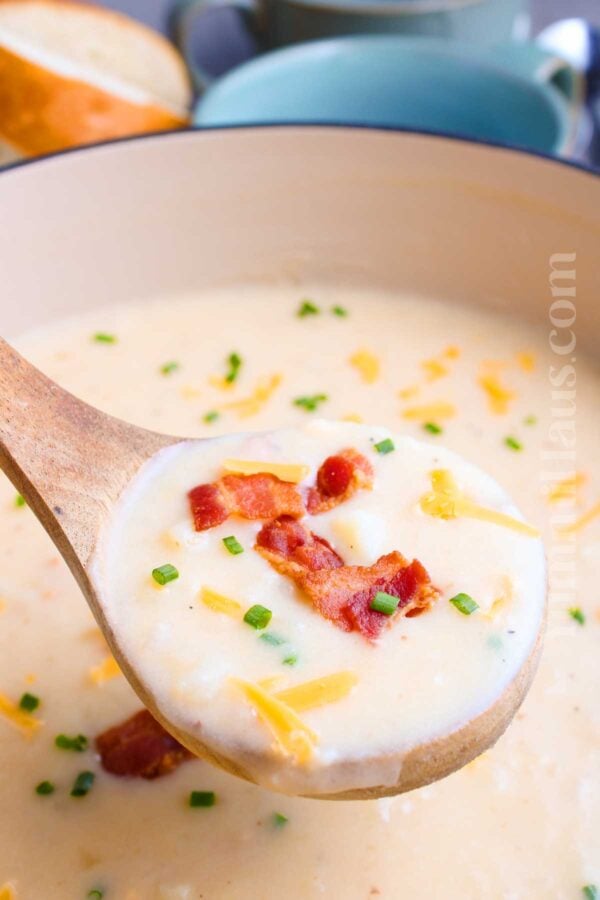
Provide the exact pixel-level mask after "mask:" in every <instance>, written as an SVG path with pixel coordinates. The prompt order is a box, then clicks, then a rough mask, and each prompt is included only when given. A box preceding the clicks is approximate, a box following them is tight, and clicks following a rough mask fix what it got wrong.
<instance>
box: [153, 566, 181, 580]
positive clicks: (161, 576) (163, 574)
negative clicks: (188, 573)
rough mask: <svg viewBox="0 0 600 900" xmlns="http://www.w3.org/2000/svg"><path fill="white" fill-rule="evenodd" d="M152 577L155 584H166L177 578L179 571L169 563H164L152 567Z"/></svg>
mask: <svg viewBox="0 0 600 900" xmlns="http://www.w3.org/2000/svg"><path fill="white" fill-rule="evenodd" d="M152 577H153V578H154V580H155V582H156V583H157V584H168V583H169V581H175V579H176V578H179V572H178V571H177V569H176V568H175V566H172V565H171V563H165V564H164V566H159V567H158V568H157V569H152Z"/></svg>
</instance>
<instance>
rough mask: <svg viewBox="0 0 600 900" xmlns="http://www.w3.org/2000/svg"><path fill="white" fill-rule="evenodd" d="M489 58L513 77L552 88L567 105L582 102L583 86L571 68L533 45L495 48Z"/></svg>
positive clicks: (558, 57)
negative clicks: (514, 75)
mask: <svg viewBox="0 0 600 900" xmlns="http://www.w3.org/2000/svg"><path fill="white" fill-rule="evenodd" d="M489 53H490V58H491V59H492V60H494V61H497V62H498V63H500V64H501V65H503V66H504V67H505V68H510V69H511V70H512V71H513V72H515V73H516V74H517V75H522V76H523V77H524V78H529V79H531V80H532V81H537V82H538V83H541V84H548V85H551V86H552V87H554V88H555V89H556V90H557V91H558V92H559V93H560V94H562V95H563V98H564V99H565V100H566V101H567V103H568V104H569V105H578V104H580V103H581V101H582V99H583V93H584V82H583V79H582V77H581V73H579V72H578V71H577V70H576V69H574V68H573V66H572V65H571V64H570V63H568V62H567V61H566V60H565V59H561V57H560V56H556V55H555V54H554V53H550V52H549V51H548V50H544V49H543V48H542V47H539V46H538V45H537V44H533V43H531V44H520V43H513V44H497V45H495V46H493V47H490V48H489Z"/></svg>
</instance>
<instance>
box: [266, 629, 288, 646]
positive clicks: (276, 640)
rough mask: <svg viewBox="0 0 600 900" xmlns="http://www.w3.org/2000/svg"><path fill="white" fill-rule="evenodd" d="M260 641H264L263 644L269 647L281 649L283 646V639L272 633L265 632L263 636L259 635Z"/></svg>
mask: <svg viewBox="0 0 600 900" xmlns="http://www.w3.org/2000/svg"><path fill="white" fill-rule="evenodd" d="M260 640H261V641H264V642H265V644H270V645H271V647H281V645H282V644H285V643H286V641H285V638H282V637H279V635H278V634H273V632H272V631H266V632H265V633H264V634H261V635H260Z"/></svg>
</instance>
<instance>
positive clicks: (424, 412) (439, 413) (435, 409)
mask: <svg viewBox="0 0 600 900" xmlns="http://www.w3.org/2000/svg"><path fill="white" fill-rule="evenodd" d="M402 415H403V417H404V418H405V419H416V420H419V421H422V422H429V421H431V422H435V421H437V420H438V419H451V418H453V417H454V416H455V415H456V407H455V406H454V404H452V403H446V402H445V401H441V400H440V401H438V402H435V403H426V404H424V405H423V406H410V407H409V408H408V409H405V410H404V412H403V413H402Z"/></svg>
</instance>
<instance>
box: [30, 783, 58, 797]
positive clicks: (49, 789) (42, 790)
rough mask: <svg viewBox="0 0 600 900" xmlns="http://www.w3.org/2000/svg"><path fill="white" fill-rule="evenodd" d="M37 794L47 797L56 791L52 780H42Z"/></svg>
mask: <svg viewBox="0 0 600 900" xmlns="http://www.w3.org/2000/svg"><path fill="white" fill-rule="evenodd" d="M35 792H36V794H39V795H40V797H47V796H48V794H53V793H54V785H53V784H52V782H51V781H40V783H39V784H38V785H37V787H36V789H35Z"/></svg>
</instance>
